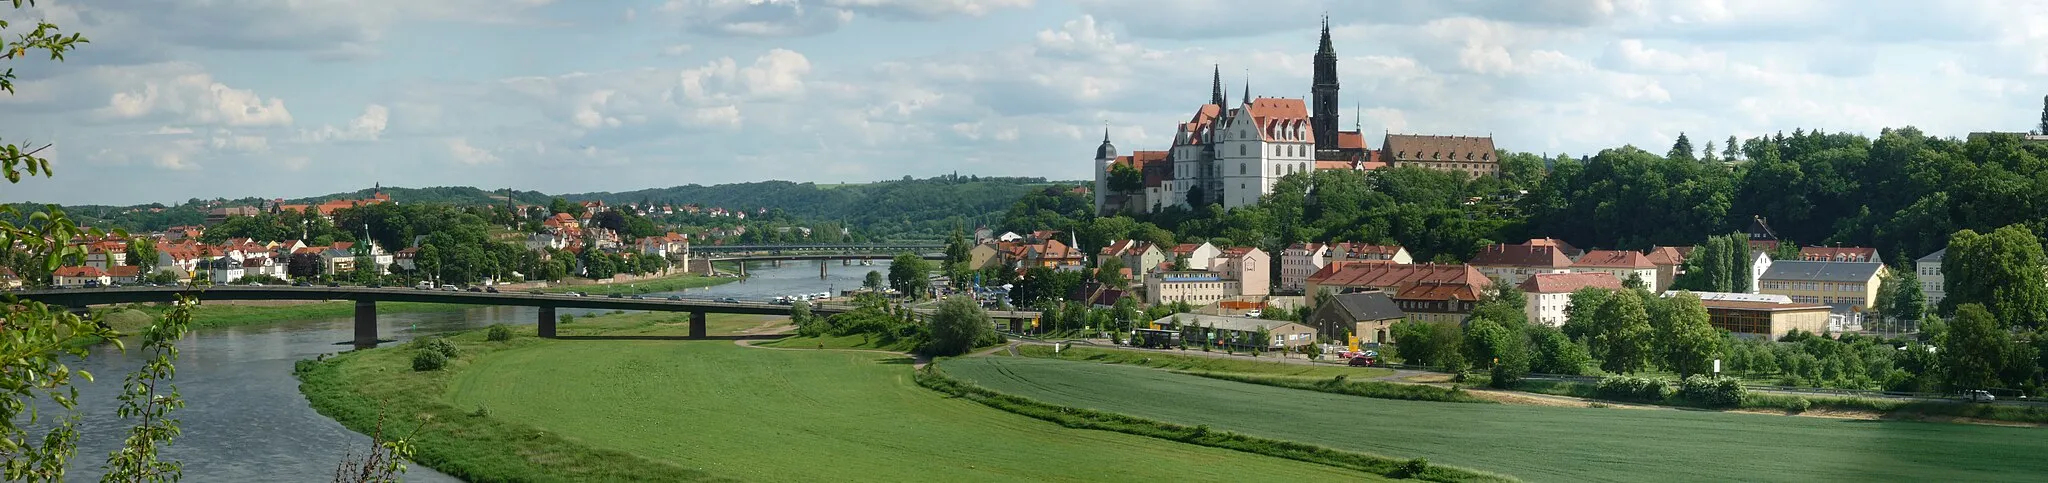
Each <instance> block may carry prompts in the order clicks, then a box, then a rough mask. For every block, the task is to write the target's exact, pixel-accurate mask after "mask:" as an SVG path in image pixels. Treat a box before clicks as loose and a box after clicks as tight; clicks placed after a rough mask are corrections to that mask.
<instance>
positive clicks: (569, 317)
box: [556, 314, 576, 325]
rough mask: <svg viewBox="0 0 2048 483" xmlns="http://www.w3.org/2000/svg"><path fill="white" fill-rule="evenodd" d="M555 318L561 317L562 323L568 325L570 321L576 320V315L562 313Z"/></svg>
mask: <svg viewBox="0 0 2048 483" xmlns="http://www.w3.org/2000/svg"><path fill="white" fill-rule="evenodd" d="M556 318H558V319H562V325H569V323H570V322H575V321H576V316H575V315H572V314H562V316H561V317H556Z"/></svg>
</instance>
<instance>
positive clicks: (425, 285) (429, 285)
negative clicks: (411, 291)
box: [412, 280, 434, 290]
mask: <svg viewBox="0 0 2048 483" xmlns="http://www.w3.org/2000/svg"><path fill="white" fill-rule="evenodd" d="M412 288H416V289H420V290H433V289H434V282H428V281H424V280H422V281H420V283H416V284H413V285H412Z"/></svg>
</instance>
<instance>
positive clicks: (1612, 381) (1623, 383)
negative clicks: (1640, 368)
mask: <svg viewBox="0 0 2048 483" xmlns="http://www.w3.org/2000/svg"><path fill="white" fill-rule="evenodd" d="M1668 386H1669V384H1668V383H1666V382H1664V380H1663V379H1654V378H1647V377H1634V376H1608V377H1607V378H1605V379H1601V380H1600V385H1599V386H1598V387H1596V388H1595V389H1594V394H1596V395H1598V396H1599V397H1600V398H1601V399H1613V400H1616V401H1637V402H1658V401H1662V400H1664V393H1665V391H1666V390H1667V389H1669V388H1668Z"/></svg>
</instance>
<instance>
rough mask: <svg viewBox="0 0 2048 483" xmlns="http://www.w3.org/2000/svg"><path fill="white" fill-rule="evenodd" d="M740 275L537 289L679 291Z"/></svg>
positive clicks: (656, 278) (724, 280)
mask: <svg viewBox="0 0 2048 483" xmlns="http://www.w3.org/2000/svg"><path fill="white" fill-rule="evenodd" d="M740 280H741V278H740V277H707V276H703V275H696V274H688V273H685V274H680V275H670V276H666V277H654V278H642V279H637V280H620V281H615V282H611V283H597V282H595V281H589V282H588V283H556V284H549V285H548V286H547V287H542V288H540V289H539V290H540V291H542V292H547V293H562V292H588V293H593V294H610V293H623V294H646V293H655V292H680V291H683V290H687V289H693V288H704V287H711V286H716V285H724V284H728V283H732V282H738V281H740Z"/></svg>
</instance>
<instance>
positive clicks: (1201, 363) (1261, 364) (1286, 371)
mask: <svg viewBox="0 0 2048 483" xmlns="http://www.w3.org/2000/svg"><path fill="white" fill-rule="evenodd" d="M1017 354H1018V355H1021V356H1025V357H1034V358H1043V359H1061V360H1069V361H1084V362H1100V363H1106V364H1124V365H1133V366H1143V367H1152V368H1159V369H1171V370H1175V371H1184V372H1198V373H1221V374H1243V375H1263V376H1276V377H1290V378H1304V379H1327V378H1332V377H1337V376H1346V377H1348V378H1351V379H1363V378H1372V377H1380V376H1385V375H1389V374H1393V373H1394V371H1391V370H1387V369H1382V368H1377V367H1350V366H1346V365H1343V364H1314V365H1310V364H1291V363H1284V362H1275V361H1274V360H1271V359H1269V360H1264V361H1261V360H1258V359H1251V358H1239V357H1210V356H1196V355H1182V354H1175V353H1172V352H1153V351H1135V350H1119V349H1101V348H1094V347H1085V346H1073V347H1067V348H1065V349H1061V350H1060V351H1059V353H1058V354H1057V355H1055V354H1054V353H1053V350H1052V347H1050V346H1043V345H1026V346H1021V347H1018V348H1017Z"/></svg>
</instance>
